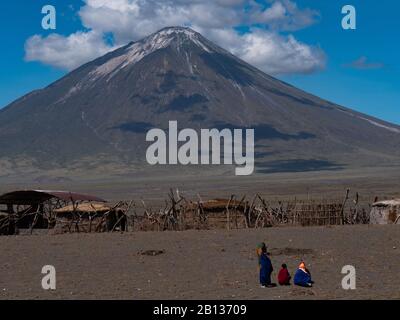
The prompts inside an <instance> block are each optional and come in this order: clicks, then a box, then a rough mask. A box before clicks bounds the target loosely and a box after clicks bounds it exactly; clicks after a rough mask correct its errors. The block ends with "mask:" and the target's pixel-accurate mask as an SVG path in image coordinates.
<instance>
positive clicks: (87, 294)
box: [0, 225, 400, 300]
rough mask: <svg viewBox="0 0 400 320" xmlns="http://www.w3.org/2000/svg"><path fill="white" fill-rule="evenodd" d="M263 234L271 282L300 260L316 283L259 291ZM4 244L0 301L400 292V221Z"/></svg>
mask: <svg viewBox="0 0 400 320" xmlns="http://www.w3.org/2000/svg"><path fill="white" fill-rule="evenodd" d="M260 241H265V242H266V243H267V244H268V247H269V251H270V252H271V258H272V261H273V264H274V267H275V271H274V275H273V278H274V280H275V279H276V274H277V271H278V267H279V266H280V264H281V263H283V262H286V263H287V264H288V266H289V270H290V271H291V273H292V274H293V271H294V268H295V267H296V265H297V263H298V261H299V260H300V259H301V258H304V259H305V261H306V262H307V263H308V266H309V268H310V270H311V272H312V275H313V278H314V280H315V282H316V283H315V286H314V288H311V289H302V288H298V287H294V286H290V287H277V288H271V289H262V288H260V287H259V285H258V274H257V260H256V257H255V246H256V244H257V243H258V242H260ZM0 246H1V265H0V296H1V298H2V299H61V298H62V299H99V298H100V299H134V300H140V299H400V278H399V271H400V267H399V266H400V226H366V225H364V226H344V227H342V226H336V227H303V228H302V227H286V228H269V229H258V230H234V231H230V232H228V231H223V230H210V231H185V232H158V233H156V232H143V233H125V234H72V235H71V234H68V235H33V236H12V237H1V238H0ZM146 250H165V252H164V253H163V254H160V255H156V256H148V255H142V254H140V252H143V251H146ZM48 264H49V265H54V266H55V268H56V270H57V290H55V291H52V292H48V291H44V290H43V289H42V288H41V279H42V275H41V269H42V266H43V265H48ZM347 264H350V265H353V266H355V267H356V270H357V289H356V290H354V291H345V290H343V289H342V287H341V279H342V277H343V275H342V274H341V269H342V267H343V266H344V265H347Z"/></svg>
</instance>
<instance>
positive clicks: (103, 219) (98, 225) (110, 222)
mask: <svg viewBox="0 0 400 320" xmlns="http://www.w3.org/2000/svg"><path fill="white" fill-rule="evenodd" d="M54 213H55V220H56V227H55V232H56V233H66V232H70V233H71V232H110V231H126V229H127V217H126V214H125V211H124V210H123V209H121V208H120V207H119V206H118V205H117V206H115V207H111V206H109V205H107V204H105V203H81V204H70V205H68V206H65V207H62V208H60V209H56V210H54Z"/></svg>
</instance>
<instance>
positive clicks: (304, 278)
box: [293, 261, 314, 287]
mask: <svg viewBox="0 0 400 320" xmlns="http://www.w3.org/2000/svg"><path fill="white" fill-rule="evenodd" d="M293 282H294V284H295V285H297V286H300V287H312V284H313V283H314V282H313V281H312V280H311V274H310V271H308V269H307V268H306V264H305V263H304V262H303V261H302V262H301V263H300V265H299V268H298V269H297V271H296V273H295V275H294V279H293Z"/></svg>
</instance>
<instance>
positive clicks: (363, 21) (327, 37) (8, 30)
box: [0, 0, 400, 124]
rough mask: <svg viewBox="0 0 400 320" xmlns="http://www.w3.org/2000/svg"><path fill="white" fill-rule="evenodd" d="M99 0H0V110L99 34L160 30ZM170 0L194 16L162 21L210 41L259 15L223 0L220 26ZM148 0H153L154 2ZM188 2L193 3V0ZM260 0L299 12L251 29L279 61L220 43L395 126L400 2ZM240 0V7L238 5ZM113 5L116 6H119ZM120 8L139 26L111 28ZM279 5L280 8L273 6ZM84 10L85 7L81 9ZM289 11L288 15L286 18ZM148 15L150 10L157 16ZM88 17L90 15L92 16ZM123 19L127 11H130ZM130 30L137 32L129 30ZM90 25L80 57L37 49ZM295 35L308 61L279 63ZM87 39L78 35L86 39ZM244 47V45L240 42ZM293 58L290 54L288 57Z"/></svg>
mask: <svg viewBox="0 0 400 320" xmlns="http://www.w3.org/2000/svg"><path fill="white" fill-rule="evenodd" d="M91 1H92V2H91ZM102 1H103V0H86V3H85V2H84V1H78V0H75V1H66V0H63V1H61V0H53V1H51V0H46V1H42V0H35V1H28V0H25V1H23V0H15V1H3V2H2V4H1V10H0V18H1V19H0V32H1V39H2V50H1V51H0V70H1V71H2V72H1V73H0V108H1V107H4V106H6V105H7V104H8V103H10V102H12V101H13V100H15V99H17V98H18V97H20V96H21V95H23V94H25V93H28V92H30V91H32V90H34V89H38V88H42V87H44V86H46V85H48V84H50V83H52V82H53V81H55V80H57V79H59V78H60V77H61V76H63V75H64V74H66V73H67V72H68V68H69V69H72V67H71V65H68V66H67V67H65V68H64V67H63V66H64V63H65V62H66V61H72V60H74V59H77V60H76V63H75V64H72V66H75V65H76V64H79V63H81V62H84V61H85V59H86V60H87V59H89V60H90V59H92V58H94V57H96V55H99V54H102V53H103V51H106V50H109V49H110V48H111V47H112V46H110V48H108V47H107V43H105V44H104V43H100V42H96V41H99V40H98V38H96V37H97V36H98V34H99V33H101V32H102V35H105V34H107V35H108V36H109V35H113V37H112V38H115V40H114V41H115V43H114V45H121V44H122V43H124V42H127V41H128V39H132V40H136V39H138V38H140V37H141V36H142V35H144V34H146V33H148V32H147V30H149V31H152V30H153V29H154V30H157V29H158V28H159V27H160V26H162V24H163V22H162V21H164V17H157V16H155V17H153V18H152V19H153V20H151V18H149V17H147V16H144V15H143V14H137V11H135V10H137V8H136V7H134V6H133V5H130V4H131V3H132V0H109V2H108V4H110V3H113V5H114V6H113V7H109V8H107V10H103V11H100V9H101V10H102V9H104V8H100V9H99V6H98V4H99V3H101V2H102ZM168 1H169V4H170V7H171V8H173V9H175V8H174V6H175V3H176V10H172V12H174V11H176V12H180V11H179V10H180V9H182V8H183V9H184V10H183V11H182V12H186V14H188V13H187V12H193V15H196V16H197V17H194V18H193V20H192V18H191V16H190V14H189V15H188V16H186V17H185V19H183V18H181V17H177V16H173V15H169V16H168V19H165V21H166V22H165V23H166V24H170V23H169V22H170V21H178V22H179V23H185V24H188V23H189V24H190V25H192V24H193V26H196V29H198V30H200V31H203V32H204V33H205V34H204V35H205V36H208V35H210V36H211V37H213V38H212V40H214V41H217V39H218V35H221V34H222V33H221V32H219V31H221V30H224V31H226V30H225V29H226V27H227V26H228V27H229V28H230V27H232V28H233V27H235V28H234V29H235V30H241V31H242V32H243V31H244V30H250V29H249V28H253V29H252V30H251V31H254V25H255V21H252V19H255V18H254V17H257V15H256V14H255V15H250V13H249V15H248V17H243V15H242V16H240V17H236V16H234V14H232V12H234V11H230V10H235V11H236V12H239V11H241V12H243V10H244V9H245V8H246V4H245V2H247V1H241V0H219V1H220V2H221V3H222V2H224V4H223V5H222V4H221V5H220V6H218V7H215V8H213V9H212V10H211V9H210V10H211V11H214V12H219V11H218V10H221V12H222V13H224V11H223V10H227V11H226V12H227V14H226V15H225V16H227V17H231V18H230V20H227V19H228V18H227V19H225V20H224V19H221V20H223V21H221V23H225V25H224V26H221V25H216V24H215V18H213V17H210V18H209V21H207V20H206V19H205V18H204V17H207V14H206V13H205V14H203V15H201V10H207V8H206V7H205V8H201V7H199V6H197V5H196V6H195V7H190V8H189V7H187V6H185V7H183V5H181V4H180V3H181V2H182V1H181V0H176V1H174V0H168ZM147 2H149V3H150V2H151V0H148V1H147ZM186 2H187V3H188V2H189V3H190V1H186ZM241 2H243V4H241ZM257 2H258V3H260V4H262V9H260V10H261V11H259V13H262V11H263V10H267V9H268V8H271V7H272V6H273V5H274V3H275V2H282V3H283V4H285V5H293V4H294V5H297V9H298V10H297V9H296V10H295V11H293V12H290V13H288V14H287V16H286V17H285V19H286V20H271V19H269V18H268V19H269V20H268V23H265V24H260V26H258V27H259V28H261V29H265V32H261V33H260V32H258V33H257V31H254V34H255V35H257V36H258V37H261V38H262V37H270V38H271V39H273V40H274V39H276V40H277V41H281V42H282V46H279V50H280V51H279V50H278V51H279V54H278V55H277V56H273V57H274V59H275V58H276V61H273V64H272V62H271V60H272V58H271V57H269V56H268V55H267V54H266V55H265V59H264V60H263V57H261V58H260V57H257V52H258V51H257V50H261V49H262V50H266V49H268V46H269V45H271V43H270V42H266V43H265V44H264V46H263V47H262V48H261V49H260V48H258V47H256V46H255V45H254V43H252V42H251V41H250V38H243V39H244V40H246V41H236V42H243V43H244V44H243V45H241V47H235V40H236V38H234V37H231V38H232V41H231V43H229V42H228V41H227V40H226V39H227V38H228V37H227V35H231V34H230V33H226V34H224V37H223V38H221V41H222V39H223V41H222V42H223V45H222V46H224V44H226V46H228V47H229V46H230V47H229V49H231V51H233V52H234V53H238V55H240V53H243V57H242V58H245V59H247V60H249V61H250V62H253V60H254V64H256V65H257V66H259V67H260V68H262V69H263V70H265V71H266V72H268V71H270V72H272V73H274V72H276V74H275V76H277V77H278V78H280V79H282V80H284V81H287V82H289V83H291V84H293V85H295V86H297V87H299V88H301V89H304V90H306V91H308V92H311V93H313V94H316V95H318V96H320V97H322V98H325V99H327V100H330V101H332V102H335V103H338V104H341V105H343V106H346V107H349V108H352V109H355V110H358V111H361V112H364V113H367V114H370V115H373V116H376V117H378V118H381V119H384V120H387V121H390V122H393V123H397V124H400V110H399V107H400V106H399V101H400V81H399V79H400V77H399V76H400V69H399V57H400V55H399V52H400V41H399V38H400V37H399V36H400V22H399V21H400V19H399V14H400V2H398V1H394V0H392V1H390V0H380V1H373V0H368V1H367V0H362V1H361V0H347V1H341V0H335V1H332V0H321V1H315V0H297V1H295V0H277V1H257ZM227 3H234V7H232V8H228V7H229V4H227ZM238 3H239V5H237V4H238ZM46 4H52V5H54V6H55V7H56V9H57V29H56V30H55V31H46V30H43V29H42V28H41V19H42V14H41V8H42V7H43V6H44V5H46ZM345 4H351V5H353V6H355V8H356V10H357V29H356V30H343V29H342V27H341V19H342V14H341V8H342V6H344V5H345ZM149 5H151V4H149ZM275 5H276V4H275ZM85 6H86V7H85ZM118 6H120V7H119V8H118ZM122 6H126V8H127V9H126V10H129V14H131V17H134V19H136V20H134V19H133V18H132V19H133V20H134V21H133V22H134V24H133V26H138V27H137V28H136V29H135V27H132V26H130V25H118V23H114V24H113V25H112V26H111V27H110V26H109V25H107V20H109V19H108V17H106V15H107V14H108V13H110V14H112V13H113V11H112V10H114V9H115V8H117V9H116V10H117V11H118V10H119V11H118V13H119V14H121V12H122V13H124V12H123V11H121V10H122V9H121V8H122ZM276 7H277V8H278V6H276ZM82 8H83V9H84V10H85V11H84V12H83V11H82ZM124 8H125V7H124ZM193 8H194V9H193ZM144 9H146V10H144ZM124 10H125V9H124ZM141 10H142V11H143V12H145V11H149V8H141ZM191 10H192V11H191ZM117 11H116V12H117ZM82 12H83V14H82ZM205 12H206V11H205ZM271 12H272V11H271ZM310 12H313V14H316V17H317V18H316V19H315V20H313V21H308V18H309V17H311V16H313V14H310ZM228 13H229V14H228ZM95 14H101V15H102V16H101V17H104V21H100V20H101V19H99V18H98V17H96V16H95ZM124 14H125V13H124ZM177 14H178V13H177ZM290 14H291V15H292V17H289V16H290ZM152 15H153V16H154V14H152ZM92 17H94V19H93V20H91V19H92ZM128 17H130V16H129V15H128ZM268 17H270V15H269V16H268ZM264 18H265V16H264ZM157 19H158V20H157ZM260 19H261V18H260ZM290 19H291V20H290ZM121 20H122V19H121ZM161 20H162V21H161ZM303 20H304V21H303ZM260 21H262V20H260ZM271 21H272V22H271ZM276 21H279V23H276ZM299 21H300V22H299ZM302 21H303V22H304V23H303V22H302ZM297 24H301V25H297ZM250 25H252V26H250ZM142 26H145V27H142ZM107 28H109V29H107ZM129 28H132V29H135V30H132V32H131V33H130V29H129ZM92 29H93V30H95V33H93V34H90V35H91V38H90V39H92V40H90V41H91V42H90V43H89V44H87V46H86V44H85V43H82V45H79V46H78V47H79V48H81V47H82V48H86V49H87V50H86V49H85V50H86V51H88V52H89V53H88V56H87V57H85V56H82V55H83V53H80V55H79V56H77V51H78V50H79V48H74V47H72V48H71V46H70V45H69V46H68V45H67V44H65V50H59V51H61V52H59V54H60V57H59V60H57V62H56V63H53V62H51V61H52V60H51V59H46V58H42V57H41V56H40V55H41V54H43V55H45V54H46V52H48V51H41V50H43V48H46V46H49V47H51V46H54V43H53V42H54V41H53V42H51V41H47V40H46V39H47V37H48V36H49V35H50V34H52V33H57V34H58V38H57V46H61V48H64V47H63V45H64V44H63V41H64V42H65V43H66V42H67V40H68V37H69V36H70V35H71V34H74V33H76V32H78V31H80V32H83V33H85V32H91V30H92ZM251 31H249V32H251ZM88 34H89V33H88ZM34 35H40V36H41V37H40V38H39V39H38V40H37V41H36V42H34V44H32V46H33V47H34V46H39V48H37V47H36V48H35V47H34V49H36V51H35V54H31V58H30V59H28V60H32V61H26V59H25V57H26V54H27V52H26V50H25V44H26V42H27V41H28V39H30V37H32V36H34ZM78 35H81V34H78ZM92 36H93V37H92ZM292 36H293V37H294V38H295V41H296V46H297V47H300V48H302V49H307V50H308V49H309V50H310V52H308V51H307V52H308V53H307V57H309V58H310V60H309V61H308V63H309V64H308V65H307V63H304V66H302V65H301V63H300V65H299V66H296V65H295V62H294V61H302V58H303V57H300V59H296V60H293V63H292V60H288V61H283V60H282V65H279V63H280V58H281V57H286V56H291V55H289V54H288V55H285V52H284V50H286V49H285V48H287V46H286V45H287V43H289V42H290V41H289V40H288V39H289V37H292ZM79 39H81V38H79ZM85 39H86V38H84V39H83V40H82V39H81V40H80V41H85ZM88 41H89V40H88ZM100 41H101V40H100ZM224 41H226V42H224ZM246 45H248V46H249V47H245V46H246ZM297 47H296V48H297ZM53 48H54V47H53ZM56 48H59V47H56ZM292 49H293V48H292ZM292 49H290V50H292ZM68 50H69V51H68ZM251 50H255V53H252V52H251ZM64 51H65V52H64ZM70 51H71V52H70ZM261 52H267V51H261ZM290 53H291V54H292V53H293V52H290ZM321 54H322V55H321ZM261 56H262V54H261ZM322 56H323V58H322ZM294 58H295V57H292V56H291V58H288V59H294ZM252 59H253V60H252ZM49 61H50V62H49ZM288 64H290V65H291V68H289V69H285V66H287V65H288ZM322 64H323V65H322ZM302 67H304V68H302ZM66 68H67V69H66Z"/></svg>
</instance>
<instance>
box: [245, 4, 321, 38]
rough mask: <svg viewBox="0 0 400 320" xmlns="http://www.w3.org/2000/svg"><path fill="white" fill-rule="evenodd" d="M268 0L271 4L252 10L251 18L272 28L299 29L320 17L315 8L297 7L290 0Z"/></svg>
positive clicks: (283, 29)
mask: <svg viewBox="0 0 400 320" xmlns="http://www.w3.org/2000/svg"><path fill="white" fill-rule="evenodd" d="M270 2H271V3H272V4H271V6H270V7H268V8H267V9H265V10H256V11H254V12H253V14H252V15H251V19H252V20H253V21H254V22H257V23H261V24H264V25H266V26H267V27H269V28H270V29H273V30H279V31H295V30H299V29H302V28H306V27H308V26H310V25H312V24H314V23H316V22H317V21H318V19H319V18H320V15H319V13H318V12H317V11H316V10H312V9H309V8H306V9H299V7H298V6H297V4H296V3H295V2H293V1H290V0H273V1H270Z"/></svg>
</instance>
